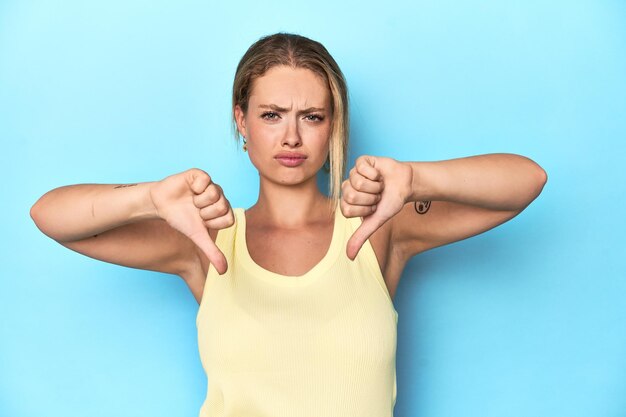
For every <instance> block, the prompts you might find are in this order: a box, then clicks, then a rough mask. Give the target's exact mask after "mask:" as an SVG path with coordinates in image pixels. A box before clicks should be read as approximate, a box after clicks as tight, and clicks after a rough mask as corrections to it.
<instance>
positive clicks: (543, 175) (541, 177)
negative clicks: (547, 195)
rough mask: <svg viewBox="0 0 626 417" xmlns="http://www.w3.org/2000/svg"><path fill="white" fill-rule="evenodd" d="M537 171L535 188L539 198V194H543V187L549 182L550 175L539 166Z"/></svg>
mask: <svg viewBox="0 0 626 417" xmlns="http://www.w3.org/2000/svg"><path fill="white" fill-rule="evenodd" d="M535 171H536V173H535V187H536V190H537V196H538V195H539V194H541V191H542V190H543V187H544V186H545V185H546V183H547V182H548V173H547V172H546V171H545V170H544V169H543V168H542V167H540V166H539V165H537V167H536V169H535Z"/></svg>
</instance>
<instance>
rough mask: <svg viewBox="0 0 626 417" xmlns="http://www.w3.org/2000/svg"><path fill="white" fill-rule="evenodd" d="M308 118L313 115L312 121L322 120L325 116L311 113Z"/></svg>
mask: <svg viewBox="0 0 626 417" xmlns="http://www.w3.org/2000/svg"><path fill="white" fill-rule="evenodd" d="M306 117H307V118H309V117H312V119H309V120H311V121H312V122H321V121H322V120H324V116H322V115H320V114H309V115H308V116H306Z"/></svg>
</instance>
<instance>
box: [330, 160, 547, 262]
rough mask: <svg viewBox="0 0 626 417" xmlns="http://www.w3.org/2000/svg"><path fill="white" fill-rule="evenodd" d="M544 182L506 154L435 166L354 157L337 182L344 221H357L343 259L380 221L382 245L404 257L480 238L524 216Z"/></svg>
mask: <svg viewBox="0 0 626 417" xmlns="http://www.w3.org/2000/svg"><path fill="white" fill-rule="evenodd" d="M546 181H547V175H546V173H545V171H544V170H543V169H542V168H541V167H540V166H539V165H537V164H536V163H535V162H533V161H532V160H530V159H528V158H526V157H523V156H520V155H514V154H488V155H478V156H472V157H466V158H458V159H451V160H446V161H436V162H400V161H396V160H394V159H391V158H382V157H372V156H363V157H360V158H359V159H358V160H357V163H356V165H355V167H354V168H353V169H352V171H350V178H349V179H348V180H346V181H344V184H343V196H342V202H341V209H342V211H343V212H344V215H346V216H348V217H354V216H363V217H364V219H363V223H362V225H361V227H360V228H359V229H358V230H357V231H356V232H355V233H354V235H353V236H352V238H351V239H350V241H349V242H348V248H347V250H348V256H349V257H350V258H352V259H353V258H354V256H356V253H357V252H358V250H359V249H360V247H361V246H362V244H363V243H364V242H365V240H366V239H367V238H369V236H371V235H372V234H373V233H374V232H375V231H376V230H378V228H380V226H382V224H384V223H385V222H387V221H388V220H389V221H390V222H391V224H390V240H391V242H390V243H391V244H392V245H393V247H394V250H395V251H397V253H399V254H400V256H401V257H402V258H404V259H408V258H410V257H412V256H414V255H416V254H418V253H420V252H423V251H426V250H428V249H432V248H435V247H438V246H442V245H445V244H448V243H452V242H456V241H459V240H462V239H466V238H468V237H471V236H475V235H477V234H480V233H483V232H485V231H487V230H489V229H491V228H493V227H496V226H498V225H499V224H502V223H504V222H506V221H507V220H510V219H511V218H513V217H515V216H516V215H517V214H519V213H520V212H521V211H522V210H524V208H526V207H527V206H528V205H529V204H530V203H531V202H532V201H533V200H534V199H535V198H536V197H537V196H538V195H539V193H541V190H542V189H543V186H544V185H545V183H546Z"/></svg>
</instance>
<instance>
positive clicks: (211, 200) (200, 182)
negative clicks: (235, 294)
mask: <svg viewBox="0 0 626 417" xmlns="http://www.w3.org/2000/svg"><path fill="white" fill-rule="evenodd" d="M150 197H151V198H152V202H153V204H154V207H155V208H156V211H157V213H158V215H159V217H161V218H162V219H164V220H165V221H166V222H167V223H168V224H169V225H170V226H172V227H173V228H174V229H176V230H178V231H179V232H181V233H183V234H184V235H185V236H187V237H188V238H189V239H191V241H192V242H194V243H195V244H196V245H197V246H198V247H199V248H200V249H201V250H202V252H203V253H204V254H205V255H206V256H207V258H208V259H209V261H210V262H211V264H212V265H213V266H214V267H215V269H216V270H217V271H218V272H219V273H220V274H223V273H224V272H226V269H227V267H228V266H227V264H226V258H225V257H224V254H223V253H222V252H221V251H220V250H219V248H218V247H217V246H216V245H215V243H214V242H213V240H212V239H211V236H210V235H209V229H215V230H219V229H224V228H227V227H229V226H231V225H233V224H234V222H235V218H234V215H233V210H232V208H231V206H230V203H229V202H228V200H227V199H226V197H225V196H224V193H223V191H222V188H221V187H220V186H219V185H217V184H215V183H214V182H213V181H212V180H211V177H210V176H209V174H207V173H206V172H204V171H203V170H201V169H198V168H192V169H189V170H187V171H184V172H181V173H179V174H174V175H171V176H169V177H166V178H164V179H162V180H161V181H158V182H156V183H154V184H153V185H152V188H151V190H150Z"/></svg>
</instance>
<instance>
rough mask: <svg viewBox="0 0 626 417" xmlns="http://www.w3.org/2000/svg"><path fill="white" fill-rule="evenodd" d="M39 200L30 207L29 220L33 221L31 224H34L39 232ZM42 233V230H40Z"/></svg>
mask: <svg viewBox="0 0 626 417" xmlns="http://www.w3.org/2000/svg"><path fill="white" fill-rule="evenodd" d="M40 201H41V198H40V199H39V200H37V201H35V204H33V205H32V207H31V208H30V218H31V219H32V220H33V222H34V223H35V226H37V228H38V229H39V230H41V208H40V206H41V204H40ZM42 231H43V230H42Z"/></svg>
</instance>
